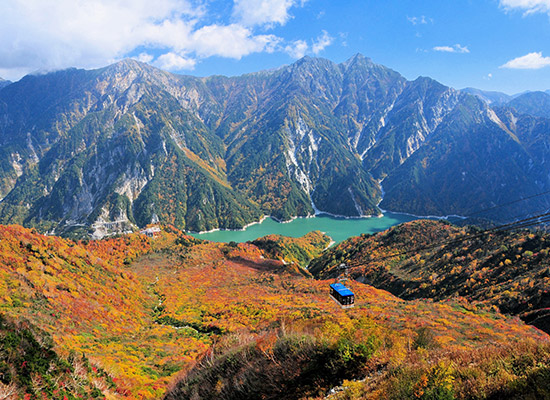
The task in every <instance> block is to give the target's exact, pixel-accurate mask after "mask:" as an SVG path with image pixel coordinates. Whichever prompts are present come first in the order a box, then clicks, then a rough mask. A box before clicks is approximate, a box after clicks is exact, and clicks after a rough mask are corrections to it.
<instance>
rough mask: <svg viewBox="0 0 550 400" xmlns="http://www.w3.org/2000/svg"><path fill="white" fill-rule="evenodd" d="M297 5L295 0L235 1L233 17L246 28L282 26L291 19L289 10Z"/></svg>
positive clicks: (298, 3)
mask: <svg viewBox="0 0 550 400" xmlns="http://www.w3.org/2000/svg"><path fill="white" fill-rule="evenodd" d="M301 3H302V4H303V2H301ZM297 5H300V2H298V1H296V0H235V6H234V8H233V17H234V18H236V20H237V21H239V22H240V23H242V24H244V25H246V26H255V25H266V24H267V25H272V24H279V25H284V24H286V23H287V21H288V20H289V19H290V18H291V15H290V13H289V11H290V9H291V8H292V7H294V6H297Z"/></svg>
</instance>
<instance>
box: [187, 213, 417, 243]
mask: <svg viewBox="0 0 550 400" xmlns="http://www.w3.org/2000/svg"><path fill="white" fill-rule="evenodd" d="M415 219H418V217H414V216H412V215H406V214H398V213H391V212H387V211H386V212H384V216H383V217H372V218H348V219H346V218H336V217H331V216H328V215H325V214H321V215H318V216H315V217H312V218H296V219H294V220H292V221H291V222H285V223H279V222H276V221H275V220H274V219H272V218H267V219H265V220H264V221H262V222H261V223H259V224H254V225H251V226H249V227H248V228H246V229H245V230H244V231H223V230H222V231H215V232H205V233H193V234H191V235H192V236H194V237H196V238H198V239H206V240H211V241H213V242H231V241H234V242H239V243H240V242H246V241H249V240H254V239H257V238H259V237H262V236H266V235H270V234H279V235H284V236H291V237H300V236H303V235H305V234H307V233H309V232H311V231H321V232H324V233H326V234H327V235H329V236H330V237H331V238H332V240H334V241H335V242H336V243H339V242H341V241H342V240H345V239H347V238H349V237H351V236H358V235H360V234H361V233H376V232H380V231H383V230H385V229H388V228H389V227H392V226H394V225H397V224H400V223H402V222H408V221H413V220H415Z"/></svg>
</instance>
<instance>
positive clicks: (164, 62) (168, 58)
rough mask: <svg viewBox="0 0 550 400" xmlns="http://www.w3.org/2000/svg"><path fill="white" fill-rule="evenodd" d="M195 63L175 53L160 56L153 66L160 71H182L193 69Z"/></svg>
mask: <svg viewBox="0 0 550 400" xmlns="http://www.w3.org/2000/svg"><path fill="white" fill-rule="evenodd" d="M196 63H197V61H196V60H193V59H189V58H185V57H182V56H180V55H178V54H175V53H166V54H162V55H161V56H160V57H159V58H157V60H156V61H155V65H156V66H158V67H159V68H162V69H167V70H169V71H171V70H176V71H177V70H182V69H187V70H189V69H193V68H195V65H196Z"/></svg>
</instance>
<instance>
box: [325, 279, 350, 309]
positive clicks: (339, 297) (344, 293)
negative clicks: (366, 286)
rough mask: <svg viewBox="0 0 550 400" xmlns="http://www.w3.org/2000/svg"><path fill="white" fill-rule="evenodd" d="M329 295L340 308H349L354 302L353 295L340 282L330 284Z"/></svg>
mask: <svg viewBox="0 0 550 400" xmlns="http://www.w3.org/2000/svg"><path fill="white" fill-rule="evenodd" d="M330 297H332V298H333V299H334V301H336V303H338V305H339V306H340V307H342V308H351V307H353V305H354V303H355V295H354V294H353V292H352V291H351V290H349V289H348V288H347V287H345V286H344V285H343V284H341V283H333V284H331V285H330Z"/></svg>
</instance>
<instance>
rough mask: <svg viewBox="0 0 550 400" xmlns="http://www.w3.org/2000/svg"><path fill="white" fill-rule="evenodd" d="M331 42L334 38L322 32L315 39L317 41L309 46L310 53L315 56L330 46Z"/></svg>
mask: <svg viewBox="0 0 550 400" xmlns="http://www.w3.org/2000/svg"><path fill="white" fill-rule="evenodd" d="M333 41H334V38H333V37H332V36H330V35H329V34H328V32H327V31H323V33H322V34H321V35H320V36H319V37H318V38H317V40H315V42H314V43H313V45H312V46H311V51H312V52H313V54H315V55H317V54H319V53H320V52H321V51H323V50H324V49H325V48H326V47H328V46H330V45H331V44H332V42H333Z"/></svg>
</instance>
